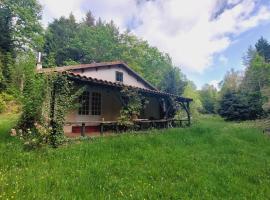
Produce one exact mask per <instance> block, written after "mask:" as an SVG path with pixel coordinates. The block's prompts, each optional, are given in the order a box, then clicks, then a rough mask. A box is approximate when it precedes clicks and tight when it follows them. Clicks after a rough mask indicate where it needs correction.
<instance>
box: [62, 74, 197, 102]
mask: <svg viewBox="0 0 270 200" xmlns="http://www.w3.org/2000/svg"><path fill="white" fill-rule="evenodd" d="M64 74H66V75H68V77H70V78H71V79H77V80H80V81H84V82H89V83H96V84H99V85H106V86H112V87H117V88H123V87H127V88H129V89H136V90H138V91H140V92H143V93H149V94H156V95H160V96H167V97H168V96H170V97H174V98H176V99H177V100H178V101H181V102H188V101H192V99H191V98H185V97H181V96H178V95H174V94H170V93H166V92H161V91H159V90H150V89H144V88H139V87H135V86H130V85H124V84H122V83H117V82H111V81H106V80H101V79H96V78H91V77H86V76H81V75H79V74H75V73H72V72H64Z"/></svg>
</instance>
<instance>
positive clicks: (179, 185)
mask: <svg viewBox="0 0 270 200" xmlns="http://www.w3.org/2000/svg"><path fill="white" fill-rule="evenodd" d="M15 121H16V116H13V115H8V116H7V115H2V116H0V152H1V154H0V199H1V198H2V199H7V198H8V199H269V198H270V187H269V185H270V137H269V136H266V135H263V134H262V131H261V130H260V129H258V128H252V127H250V126H247V125H246V124H245V123H239V124H238V123H230V122H224V121H223V120H221V119H220V118H215V117H204V118H203V119H201V120H200V121H199V122H197V123H196V124H194V125H193V126H192V127H190V128H185V129H169V130H162V131H149V132H147V133H146V132H145V133H139V134H123V135H119V136H115V137H112V136H110V137H104V138H97V139H94V140H86V141H82V142H78V143H74V144H71V145H66V146H63V147H60V148H58V149H52V148H42V149H40V150H35V151H25V150H23V146H22V143H21V141H20V140H19V139H18V138H11V137H10V136H9V135H8V130H9V129H10V127H12V126H13V125H14V123H15Z"/></svg>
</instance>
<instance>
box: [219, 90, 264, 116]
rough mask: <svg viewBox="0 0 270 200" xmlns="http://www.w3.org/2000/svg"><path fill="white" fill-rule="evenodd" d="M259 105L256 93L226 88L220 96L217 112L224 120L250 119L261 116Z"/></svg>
mask: <svg viewBox="0 0 270 200" xmlns="http://www.w3.org/2000/svg"><path fill="white" fill-rule="evenodd" d="M257 100H259V101H257ZM261 106H262V105H261V102H260V97H257V96H256V95H247V94H245V93H242V92H236V91H232V90H227V91H226V92H225V93H224V95H223V96H222V98H221V101H220V108H219V111H218V112H219V114H220V115H221V116H222V117H224V118H225V119H226V120H236V121H239V120H250V119H257V118H258V117H260V116H262V113H263V112H262V111H263V110H262V107H261Z"/></svg>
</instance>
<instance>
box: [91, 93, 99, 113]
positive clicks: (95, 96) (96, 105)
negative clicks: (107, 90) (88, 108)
mask: <svg viewBox="0 0 270 200" xmlns="http://www.w3.org/2000/svg"><path fill="white" fill-rule="evenodd" d="M100 114H101V94H100V93H98V92H93V93H92V115H100Z"/></svg>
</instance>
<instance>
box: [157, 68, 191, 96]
mask: <svg viewBox="0 0 270 200" xmlns="http://www.w3.org/2000/svg"><path fill="white" fill-rule="evenodd" d="M186 85H187V80H186V78H185V77H184V75H183V74H182V73H181V71H180V69H179V68H176V67H173V68H171V69H169V70H168V71H167V72H166V73H165V75H164V77H163V79H162V81H161V82H160V88H161V90H162V91H164V92H168V93H171V94H176V95H182V94H183V92H184V88H185V86H186Z"/></svg>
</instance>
